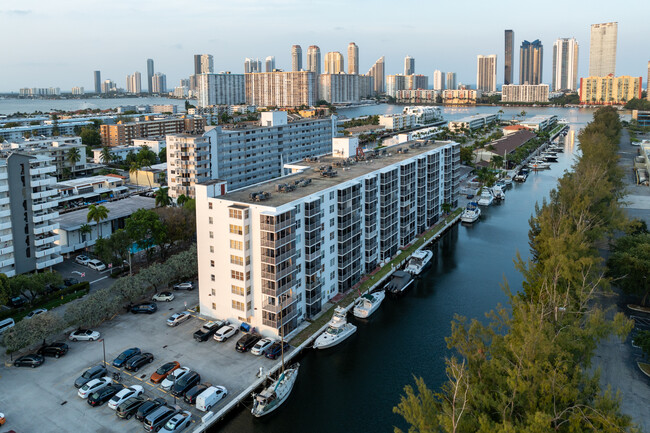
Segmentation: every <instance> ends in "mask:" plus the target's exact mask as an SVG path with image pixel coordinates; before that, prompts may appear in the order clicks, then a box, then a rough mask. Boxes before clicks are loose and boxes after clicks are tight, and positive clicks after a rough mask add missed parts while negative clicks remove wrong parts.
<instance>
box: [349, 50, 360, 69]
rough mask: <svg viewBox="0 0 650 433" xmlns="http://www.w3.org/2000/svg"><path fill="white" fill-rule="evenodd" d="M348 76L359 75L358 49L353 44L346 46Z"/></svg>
mask: <svg viewBox="0 0 650 433" xmlns="http://www.w3.org/2000/svg"><path fill="white" fill-rule="evenodd" d="M348 74H356V75H359V74H360V72H359V47H358V46H357V44H355V43H354V42H350V43H349V44H348Z"/></svg>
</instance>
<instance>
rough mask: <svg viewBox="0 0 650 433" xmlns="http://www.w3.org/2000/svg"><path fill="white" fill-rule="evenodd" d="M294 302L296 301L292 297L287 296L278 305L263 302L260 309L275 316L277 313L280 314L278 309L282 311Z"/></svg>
mask: <svg viewBox="0 0 650 433" xmlns="http://www.w3.org/2000/svg"><path fill="white" fill-rule="evenodd" d="M294 302H296V299H295V298H294V297H292V296H288V297H287V298H286V299H285V300H283V301H282V302H280V305H278V304H271V303H269V302H264V303H262V309H263V310H266V311H270V312H272V313H276V314H277V313H279V312H280V309H283V310H284V309H285V308H287V307H289V306H290V305H291V304H293V303H294Z"/></svg>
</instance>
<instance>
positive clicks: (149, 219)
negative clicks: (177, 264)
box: [126, 209, 165, 259]
mask: <svg viewBox="0 0 650 433" xmlns="http://www.w3.org/2000/svg"><path fill="white" fill-rule="evenodd" d="M126 232H127V233H128V235H129V237H130V238H131V239H133V241H134V242H135V243H136V244H137V245H138V248H140V249H141V250H146V251H147V258H148V259H151V256H152V254H153V251H152V247H153V246H155V245H158V246H159V247H162V243H164V241H165V228H164V226H163V224H162V223H161V221H160V219H159V218H158V215H157V214H156V213H155V212H153V211H150V210H147V209H138V210H137V211H135V212H134V213H133V214H132V215H131V216H130V217H129V218H128V219H127V220H126Z"/></svg>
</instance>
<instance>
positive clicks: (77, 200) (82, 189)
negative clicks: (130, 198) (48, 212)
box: [54, 174, 129, 210]
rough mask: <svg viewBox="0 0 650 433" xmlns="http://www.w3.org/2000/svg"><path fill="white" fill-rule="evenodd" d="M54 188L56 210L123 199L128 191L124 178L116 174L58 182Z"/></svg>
mask: <svg viewBox="0 0 650 433" xmlns="http://www.w3.org/2000/svg"><path fill="white" fill-rule="evenodd" d="M54 187H55V188H56V190H57V192H58V195H57V198H58V201H59V202H58V206H57V207H56V209H57V210H67V209H73V208H75V207H80V206H86V205H88V204H89V203H95V202H97V201H100V200H113V199H117V198H123V197H125V196H126V195H127V194H128V191H129V188H128V187H127V186H126V178H125V177H123V176H120V175H117V174H111V175H106V176H90V177H83V178H79V179H69V180H60V181H58V182H57V183H56V185H55V186H54Z"/></svg>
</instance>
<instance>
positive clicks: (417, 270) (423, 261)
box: [406, 250, 433, 275]
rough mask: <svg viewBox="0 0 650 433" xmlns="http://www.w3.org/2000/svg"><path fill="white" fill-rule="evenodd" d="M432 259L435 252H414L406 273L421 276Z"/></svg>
mask: <svg viewBox="0 0 650 433" xmlns="http://www.w3.org/2000/svg"><path fill="white" fill-rule="evenodd" d="M432 257H433V251H430V250H419V251H416V252H414V253H413V255H412V256H411V259H410V260H409V263H408V266H406V272H408V273H409V274H411V275H420V274H421V273H422V271H423V270H424V268H426V267H427V265H428V264H429V263H431V258H432Z"/></svg>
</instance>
